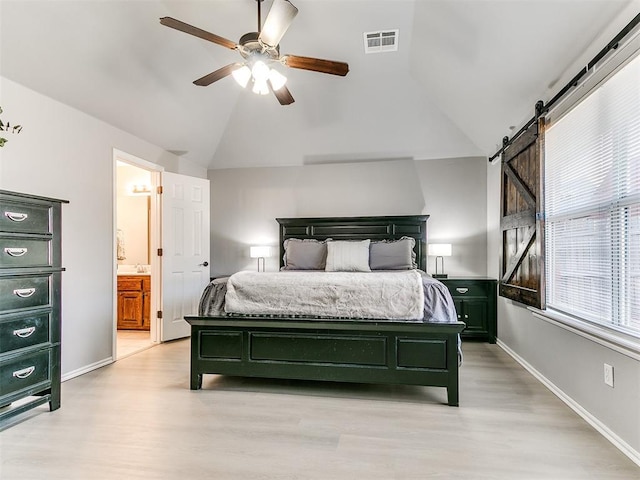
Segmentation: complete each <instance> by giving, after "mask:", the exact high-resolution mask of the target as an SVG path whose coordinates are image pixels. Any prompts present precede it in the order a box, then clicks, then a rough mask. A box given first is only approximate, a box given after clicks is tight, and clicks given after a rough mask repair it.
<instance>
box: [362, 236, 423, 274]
mask: <svg viewBox="0 0 640 480" xmlns="http://www.w3.org/2000/svg"><path fill="white" fill-rule="evenodd" d="M415 246H416V240H415V239H414V238H411V237H402V238H401V239H400V240H383V241H379V242H378V241H375V242H371V246H370V247H369V266H370V267H371V270H411V269H413V268H417V266H418V265H417V264H416V252H415V251H414V250H413V249H414V247H415Z"/></svg>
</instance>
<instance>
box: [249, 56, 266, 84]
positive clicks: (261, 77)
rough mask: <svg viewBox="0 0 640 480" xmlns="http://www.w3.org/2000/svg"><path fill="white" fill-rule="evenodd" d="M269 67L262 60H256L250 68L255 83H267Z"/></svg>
mask: <svg viewBox="0 0 640 480" xmlns="http://www.w3.org/2000/svg"><path fill="white" fill-rule="evenodd" d="M269 71H270V70H269V67H267V64H266V63H264V62H263V61H262V60H258V61H257V62H256V63H254V64H253V67H252V68H251V75H253V79H254V80H255V81H256V82H264V83H266V82H267V79H268V78H269Z"/></svg>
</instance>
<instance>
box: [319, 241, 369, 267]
mask: <svg viewBox="0 0 640 480" xmlns="http://www.w3.org/2000/svg"><path fill="white" fill-rule="evenodd" d="M370 243H371V240H362V241H355V242H352V241H334V242H328V243H327V266H326V268H325V270H326V271H327V272H370V271H371V269H370V268H369V244H370Z"/></svg>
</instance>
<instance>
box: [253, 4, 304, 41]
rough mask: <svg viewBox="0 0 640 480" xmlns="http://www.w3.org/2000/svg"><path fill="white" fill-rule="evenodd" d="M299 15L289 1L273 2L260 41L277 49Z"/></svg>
mask: <svg viewBox="0 0 640 480" xmlns="http://www.w3.org/2000/svg"><path fill="white" fill-rule="evenodd" d="M297 14H298V9H297V8H296V7H295V6H294V5H293V4H292V3H291V2H289V1H288V0H273V5H271V10H269V14H268V15H267V19H266V20H265V21H264V26H263V27H262V30H261V31H260V41H261V42H262V43H264V44H266V45H269V46H270V47H276V46H277V45H278V44H279V43H280V40H281V39H282V37H283V36H284V34H285V32H286V31H287V29H288V28H289V25H291V22H292V21H293V19H294V18H295V16H296V15H297Z"/></svg>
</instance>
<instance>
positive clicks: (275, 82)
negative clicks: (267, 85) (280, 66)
mask: <svg viewBox="0 0 640 480" xmlns="http://www.w3.org/2000/svg"><path fill="white" fill-rule="evenodd" d="M269 81H270V82H271V88H273V89H274V90H280V89H281V88H282V87H284V84H285V83H287V77H285V76H284V75H282V74H281V73H280V72H279V71H277V70H275V69H271V71H270V72H269Z"/></svg>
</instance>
